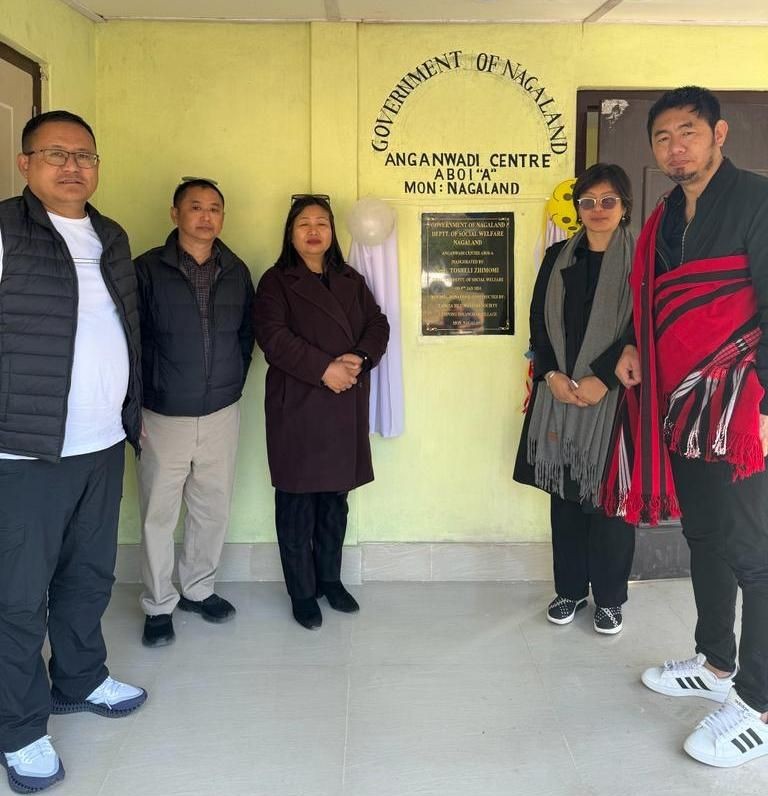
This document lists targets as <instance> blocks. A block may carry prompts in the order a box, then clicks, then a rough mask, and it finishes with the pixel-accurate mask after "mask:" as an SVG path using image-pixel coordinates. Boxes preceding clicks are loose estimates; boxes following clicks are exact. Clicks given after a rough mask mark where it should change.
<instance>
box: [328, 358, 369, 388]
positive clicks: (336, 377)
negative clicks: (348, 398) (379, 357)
mask: <svg viewBox="0 0 768 796" xmlns="http://www.w3.org/2000/svg"><path fill="white" fill-rule="evenodd" d="M362 367H363V360H362V357H359V356H358V355H357V354H342V355H341V356H340V357H336V359H334V360H333V362H331V364H330V365H328V367H327V368H326V369H325V373H323V379H322V381H323V384H324V385H325V386H326V387H327V388H328V389H329V390H333V392H335V393H336V394H337V395H338V394H339V393H342V392H344V391H345V390H348V389H349V388H350V387H354V385H355V384H357V377H358V376H359V375H360V371H361V370H362Z"/></svg>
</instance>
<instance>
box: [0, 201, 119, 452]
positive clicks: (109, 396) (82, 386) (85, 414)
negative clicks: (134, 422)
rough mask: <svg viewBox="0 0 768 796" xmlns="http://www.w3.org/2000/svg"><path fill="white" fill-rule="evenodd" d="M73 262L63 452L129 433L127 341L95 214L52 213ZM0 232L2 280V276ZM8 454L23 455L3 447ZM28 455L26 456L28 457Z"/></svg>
mask: <svg viewBox="0 0 768 796" xmlns="http://www.w3.org/2000/svg"><path fill="white" fill-rule="evenodd" d="M48 217H49V218H50V219H51V223H52V224H53V226H54V227H56V230H57V231H58V233H59V234H60V235H61V237H62V238H64V242H65V243H66V244H67V248H68V249H69V252H70V254H71V255H72V259H73V260H74V262H75V269H76V271H77V283H78V295H79V298H78V305H77V332H76V334H75V353H74V359H73V361H72V378H71V382H70V387H69V395H68V396H67V423H66V426H65V429H64V447H63V449H62V452H61V455H62V456H77V455H79V454H83V453H93V452H94V451H100V450H104V449H105V448H109V447H110V446H112V445H115V444H116V443H118V442H120V440H122V439H125V430H124V429H123V422H122V408H123V401H124V400H125V395H126V393H127V392H128V378H129V364H128V344H127V342H126V339H125V332H124V331H123V325H122V323H121V321H120V316H119V315H118V313H117V308H116V307H115V303H114V302H113V301H112V298H111V296H110V295H109V292H108V291H107V287H106V285H105V284H104V279H103V277H102V275H101V268H100V261H101V254H102V251H103V247H102V245H101V240H99V236H98V235H97V234H96V231H95V230H94V228H93V224H91V219H90V218H88V217H87V216H86V217H85V218H64V217H63V216H57V215H55V214H53V213H48ZM2 268H3V241H2V237H0V280H2V276H3V271H2ZM0 457H2V458H4V459H17V458H22V457H18V456H13V455H12V454H4V453H0ZM24 458H26V457H24Z"/></svg>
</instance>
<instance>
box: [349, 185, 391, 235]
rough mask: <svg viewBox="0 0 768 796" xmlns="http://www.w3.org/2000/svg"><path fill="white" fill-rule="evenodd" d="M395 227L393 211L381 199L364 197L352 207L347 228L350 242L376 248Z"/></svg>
mask: <svg viewBox="0 0 768 796" xmlns="http://www.w3.org/2000/svg"><path fill="white" fill-rule="evenodd" d="M394 227H395V211H394V210H393V209H392V208H391V207H390V206H389V205H388V204H387V203H386V202H385V201H383V200H382V199H377V198H376V197H374V196H365V197H363V198H362V199H360V200H358V201H357V202H355V204H354V205H352V209H351V210H350V211H349V213H348V214H347V228H348V229H349V231H350V233H351V235H352V240H354V241H355V242H357V243H362V244H363V245H364V246H378V245H379V244H380V243H384V241H385V240H386V239H387V238H388V237H389V236H390V234H391V233H392V230H393V229H394Z"/></svg>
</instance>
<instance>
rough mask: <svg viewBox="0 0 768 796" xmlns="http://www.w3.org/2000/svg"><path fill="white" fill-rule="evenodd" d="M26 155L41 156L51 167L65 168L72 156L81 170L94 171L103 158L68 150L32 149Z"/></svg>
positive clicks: (92, 153) (93, 153) (93, 154)
mask: <svg viewBox="0 0 768 796" xmlns="http://www.w3.org/2000/svg"><path fill="white" fill-rule="evenodd" d="M24 154H25V155H27V156H29V155H34V154H39V155H42V156H43V160H44V161H45V162H46V163H47V164H48V165H49V166H64V165H65V164H66V162H67V161H68V160H69V158H70V156H72V157H73V158H74V159H75V163H77V165H78V166H79V167H80V168H81V169H92V168H95V167H96V166H98V165H99V161H100V160H101V158H100V157H99V156H98V155H97V154H96V153H95V152H69V151H68V150H66V149H32V150H30V151H29V152H25V153H24Z"/></svg>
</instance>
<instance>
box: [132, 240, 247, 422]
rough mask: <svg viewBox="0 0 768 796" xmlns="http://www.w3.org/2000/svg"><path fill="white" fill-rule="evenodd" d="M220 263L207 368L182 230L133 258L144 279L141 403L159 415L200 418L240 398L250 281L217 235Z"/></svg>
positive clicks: (212, 298)
mask: <svg viewBox="0 0 768 796" xmlns="http://www.w3.org/2000/svg"><path fill="white" fill-rule="evenodd" d="M216 245H217V247H218V250H219V265H220V268H219V270H218V273H217V274H216V277H215V279H214V282H213V286H212V287H211V296H210V307H209V311H208V320H209V324H210V326H209V333H210V341H211V349H210V354H209V357H208V367H206V356H205V348H204V342H203V330H202V326H201V323H200V309H199V307H198V304H197V299H196V297H195V292H194V288H193V287H192V283H191V282H190V281H189V279H188V278H187V275H186V274H185V273H184V272H183V271H182V268H181V266H180V265H179V250H178V231H177V230H174V231H173V232H172V233H171V234H170V235H169V236H168V239H167V240H166V242H165V245H164V246H158V247H157V248H154V249H150V250H149V251H147V252H145V253H144V254H142V255H141V256H140V257H137V258H136V274H137V276H138V279H139V291H140V312H141V337H142V347H143V354H142V367H143V374H144V406H145V407H146V408H147V409H150V410H151V411H153V412H157V413H158V414H161V415H169V416H176V417H200V416H202V415H209V414H211V413H212V412H216V411H218V410H219V409H223V408H224V407H225V406H229V405H230V404H233V403H235V401H237V400H238V399H239V398H240V395H241V394H242V392H243V386H244V385H245V377H246V376H247V375H248V367H249V365H250V363H251V352H252V351H253V344H254V332H253V317H252V315H253V298H254V290H253V281H252V279H251V273H250V271H249V270H248V267H247V266H246V265H245V263H244V262H243V261H242V260H241V259H240V258H239V257H237V255H236V254H235V253H234V252H233V251H232V250H231V249H229V248H227V246H225V245H224V244H223V243H222V242H221V241H220V240H217V241H216Z"/></svg>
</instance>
